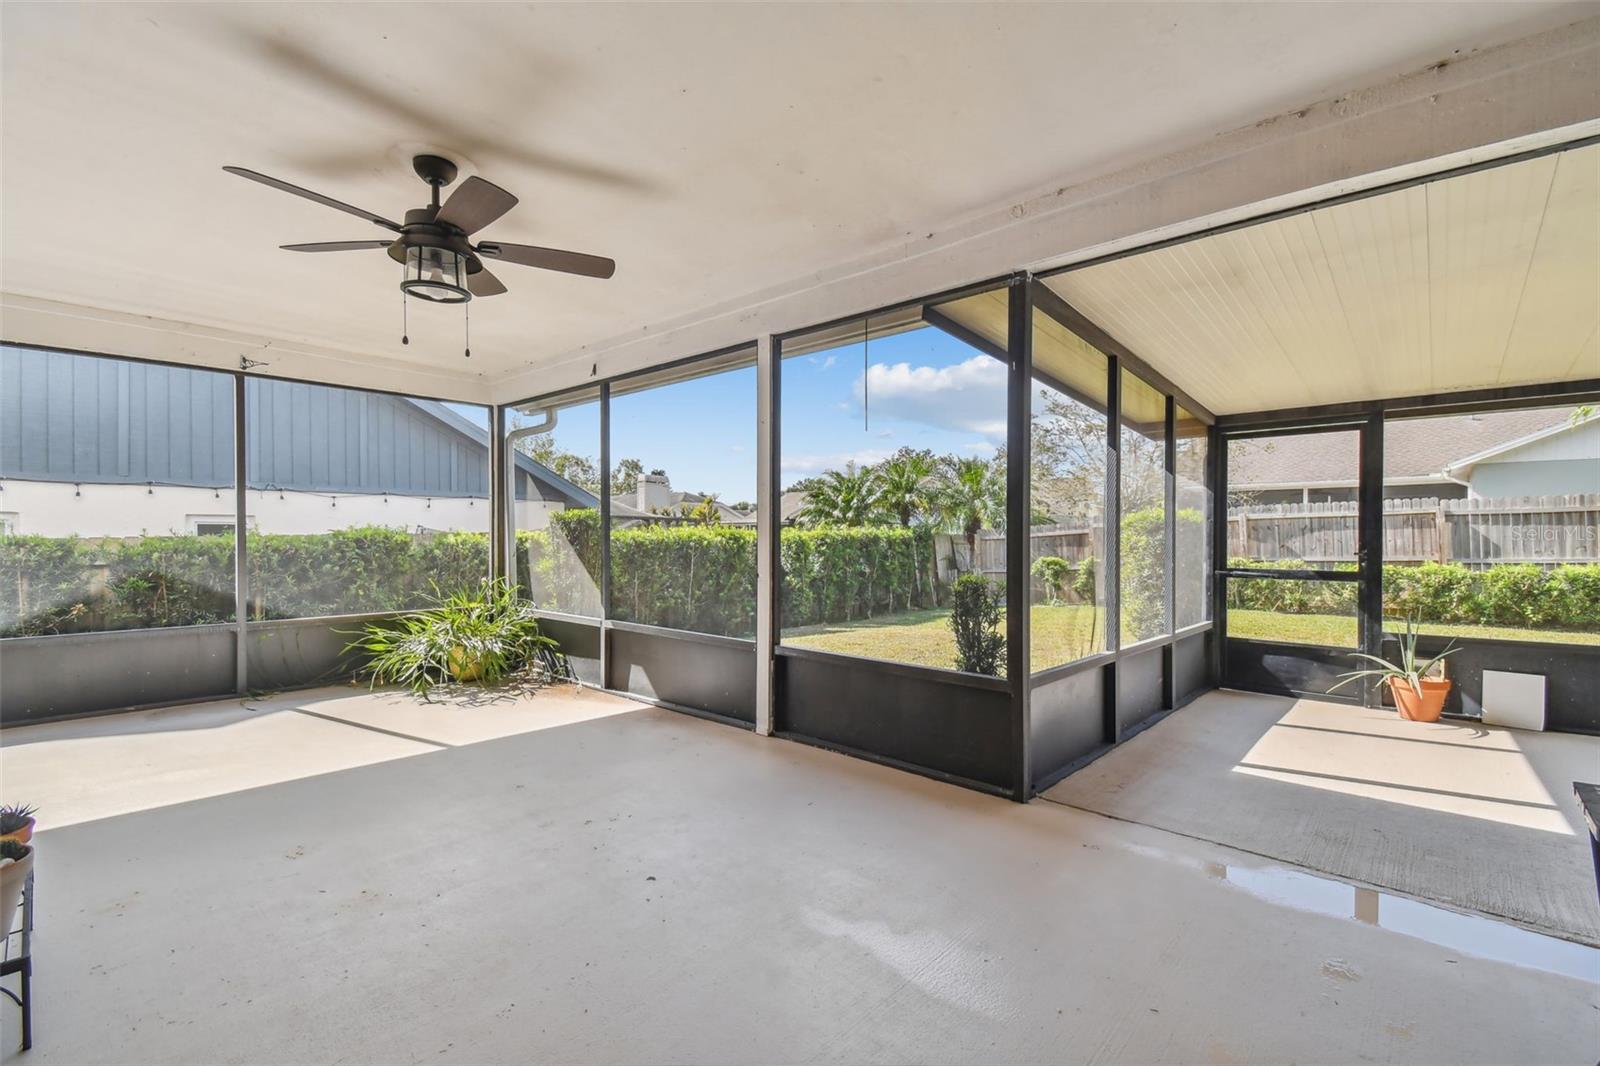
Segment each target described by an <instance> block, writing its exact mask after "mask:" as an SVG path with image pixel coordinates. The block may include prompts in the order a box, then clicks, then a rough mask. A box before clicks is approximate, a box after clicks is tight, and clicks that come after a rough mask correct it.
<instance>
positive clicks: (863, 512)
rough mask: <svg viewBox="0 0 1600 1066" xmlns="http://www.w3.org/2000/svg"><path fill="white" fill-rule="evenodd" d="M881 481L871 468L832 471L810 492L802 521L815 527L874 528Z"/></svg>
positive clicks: (818, 481)
mask: <svg viewBox="0 0 1600 1066" xmlns="http://www.w3.org/2000/svg"><path fill="white" fill-rule="evenodd" d="M877 501H878V478H877V475H876V474H875V473H874V472H873V471H872V469H871V468H861V469H857V468H856V467H854V466H849V467H846V468H845V469H844V470H829V471H827V472H826V473H824V474H823V475H822V476H821V477H819V478H817V479H816V481H815V482H814V484H813V485H812V487H811V488H810V489H809V490H808V495H807V497H806V504H805V506H804V507H802V508H801V509H800V515H799V517H800V520H801V521H802V522H805V523H806V524H808V525H815V526H824V525H827V526H866V525H872V524H873V521H874V519H875V518H876V517H877V513H878V502H877Z"/></svg>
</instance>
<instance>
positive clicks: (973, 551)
mask: <svg viewBox="0 0 1600 1066" xmlns="http://www.w3.org/2000/svg"><path fill="white" fill-rule="evenodd" d="M1005 499H1006V483H1005V477H1004V476H1003V475H1002V473H1001V472H1000V470H999V469H998V468H997V467H996V465H995V464H993V463H990V462H986V461H985V460H983V459H970V458H969V459H957V458H954V457H952V456H946V457H945V459H944V461H943V463H942V464H941V465H940V469H939V485H938V495H937V502H938V509H939V513H940V515H941V516H942V517H943V519H944V521H945V522H946V523H947V524H949V525H950V526H953V527H955V528H956V529H959V530H960V531H961V535H962V536H963V537H965V538H966V541H967V558H968V559H970V560H971V561H972V565H973V566H977V563H978V531H979V530H981V529H982V528H983V527H984V525H985V524H986V523H987V524H988V525H990V526H999V525H1000V524H1001V523H1002V522H1003V521H1004V519H1005Z"/></svg>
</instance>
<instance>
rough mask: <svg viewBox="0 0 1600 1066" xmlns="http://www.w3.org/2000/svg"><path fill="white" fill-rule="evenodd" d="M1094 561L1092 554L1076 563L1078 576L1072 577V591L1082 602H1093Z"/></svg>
mask: <svg viewBox="0 0 1600 1066" xmlns="http://www.w3.org/2000/svg"><path fill="white" fill-rule="evenodd" d="M1095 580H1096V578H1095V562H1094V556H1092V555H1091V556H1089V557H1088V558H1086V559H1084V560H1083V562H1081V563H1079V564H1078V576H1077V577H1075V578H1073V579H1072V591H1073V592H1075V593H1077V595H1078V599H1080V600H1082V601H1083V602H1084V603H1093V602H1095Z"/></svg>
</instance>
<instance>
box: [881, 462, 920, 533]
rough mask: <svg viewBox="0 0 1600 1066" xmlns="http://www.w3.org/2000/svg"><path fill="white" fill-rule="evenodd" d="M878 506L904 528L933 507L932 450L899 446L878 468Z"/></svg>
mask: <svg viewBox="0 0 1600 1066" xmlns="http://www.w3.org/2000/svg"><path fill="white" fill-rule="evenodd" d="M875 472H876V473H877V477H878V506H879V507H880V508H881V509H882V510H883V511H884V512H885V513H886V514H889V515H892V516H893V517H894V519H895V521H897V522H899V523H900V525H901V526H902V527H908V526H910V525H911V523H912V521H913V520H914V519H917V518H921V517H923V516H925V515H926V514H927V513H928V512H929V511H931V510H932V509H933V494H934V481H933V472H934V459H933V455H932V453H931V452H926V451H921V452H919V451H913V450H912V449H910V448H902V449H900V452H899V454H897V455H895V456H893V457H892V458H889V459H885V460H884V461H883V462H882V463H880V464H879V465H878V466H877V467H876V468H875Z"/></svg>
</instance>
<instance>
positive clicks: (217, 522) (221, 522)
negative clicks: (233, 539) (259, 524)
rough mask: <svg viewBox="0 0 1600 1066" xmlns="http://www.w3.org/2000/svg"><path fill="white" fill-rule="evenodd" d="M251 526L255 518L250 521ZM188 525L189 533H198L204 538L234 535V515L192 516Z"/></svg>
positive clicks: (189, 517)
mask: <svg viewBox="0 0 1600 1066" xmlns="http://www.w3.org/2000/svg"><path fill="white" fill-rule="evenodd" d="M249 524H250V525H254V524H255V521H254V519H253V518H251V519H250V520H249ZM188 525H189V532H191V533H196V534H198V535H200V536H202V537H216V536H222V535H224V534H227V535H232V533H233V515H201V514H192V515H189V516H188Z"/></svg>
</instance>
